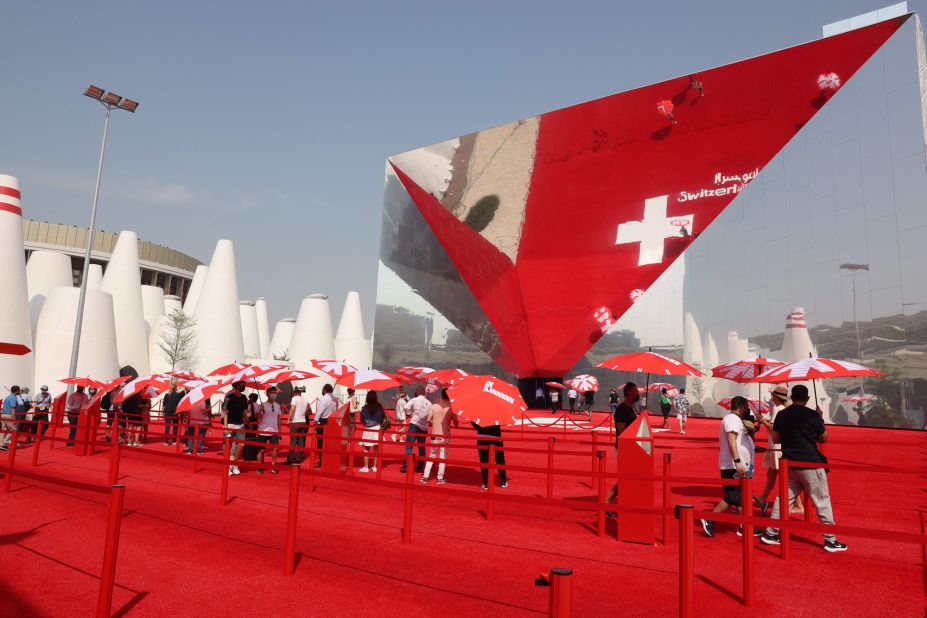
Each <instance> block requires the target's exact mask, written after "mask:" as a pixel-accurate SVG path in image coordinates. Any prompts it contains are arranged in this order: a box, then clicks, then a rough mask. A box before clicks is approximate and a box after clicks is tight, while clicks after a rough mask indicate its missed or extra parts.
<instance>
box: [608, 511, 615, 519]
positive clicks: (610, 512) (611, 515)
mask: <svg viewBox="0 0 927 618" xmlns="http://www.w3.org/2000/svg"><path fill="white" fill-rule="evenodd" d="M605 516H606V517H609V518H611V519H615V518H616V517H618V513H616V512H615V511H605Z"/></svg>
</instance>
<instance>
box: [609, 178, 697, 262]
mask: <svg viewBox="0 0 927 618" xmlns="http://www.w3.org/2000/svg"><path fill="white" fill-rule="evenodd" d="M666 198H667V196H665V195H661V196H659V197H651V198H648V199H646V200H644V220H643V221H628V222H627V223H622V224H620V225H619V226H618V236H617V238H616V239H615V244H616V245H621V244H625V243H630V242H639V243H640V244H641V253H640V257H639V258H638V260H637V265H638V266H644V265H645V264H659V263H660V262H662V261H663V241H664V240H665V239H667V238H679V237H680V228H681V227H682V226H681V225H680V221H686V222H687V224H688V228H689V230H691V229H692V222H693V221H694V220H695V215H681V216H676V217H672V218H669V217H667V216H666Z"/></svg>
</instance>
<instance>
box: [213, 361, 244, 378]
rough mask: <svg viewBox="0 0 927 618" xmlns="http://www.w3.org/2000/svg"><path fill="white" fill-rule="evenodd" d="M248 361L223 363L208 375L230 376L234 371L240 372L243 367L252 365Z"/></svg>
mask: <svg viewBox="0 0 927 618" xmlns="http://www.w3.org/2000/svg"><path fill="white" fill-rule="evenodd" d="M250 366H251V365H249V364H248V363H229V364H228V365H222V366H221V367H216V368H215V369H213V370H212V371H210V372H209V374H208V375H211V376H228V375H232V374H233V373H238V372H239V371H241V370H242V369H246V368H248V367H250Z"/></svg>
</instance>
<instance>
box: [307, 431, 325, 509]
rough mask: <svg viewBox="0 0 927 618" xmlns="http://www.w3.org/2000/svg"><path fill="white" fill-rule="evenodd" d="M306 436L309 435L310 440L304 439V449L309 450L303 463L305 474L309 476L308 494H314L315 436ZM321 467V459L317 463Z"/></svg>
mask: <svg viewBox="0 0 927 618" xmlns="http://www.w3.org/2000/svg"><path fill="white" fill-rule="evenodd" d="M306 435H311V436H312V437H311V438H307V439H306V448H307V449H309V450H308V453H307V454H306V457H304V459H303V460H304V461H305V463H306V474H307V475H309V493H310V494H311V493H315V446H314V445H315V434H314V433H308V432H307V434H306ZM319 465H321V459H320V461H319Z"/></svg>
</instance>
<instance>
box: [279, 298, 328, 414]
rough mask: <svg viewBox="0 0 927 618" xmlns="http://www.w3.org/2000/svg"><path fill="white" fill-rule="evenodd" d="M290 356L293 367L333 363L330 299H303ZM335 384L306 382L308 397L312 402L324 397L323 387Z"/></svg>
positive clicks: (291, 342)
mask: <svg viewBox="0 0 927 618" xmlns="http://www.w3.org/2000/svg"><path fill="white" fill-rule="evenodd" d="M287 356H288V357H289V358H290V361H291V362H292V363H293V364H294V366H295V367H296V368H297V369H299V368H305V367H307V366H308V365H309V361H310V360H313V359H334V358H335V338H334V337H333V336H332V316H331V309H330V308H329V306H328V296H326V295H324V294H311V295H310V296H307V297H306V298H304V299H303V302H302V303H301V304H300V306H299V314H297V316H296V328H295V329H294V331H293V338H292V340H291V341H290V347H289V350H288V352H287ZM326 382H334V380H332V379H329V378H317V379H313V380H306V381H305V382H303V383H302V384H303V385H304V386H306V388H307V392H306V394H307V395H308V396H309V399H310V401H311V400H312V399H315V398H316V397H318V396H320V395H321V394H322V385H323V384H325V383H326Z"/></svg>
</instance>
